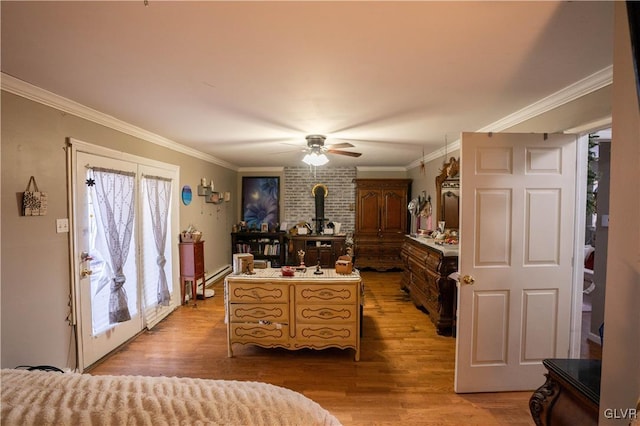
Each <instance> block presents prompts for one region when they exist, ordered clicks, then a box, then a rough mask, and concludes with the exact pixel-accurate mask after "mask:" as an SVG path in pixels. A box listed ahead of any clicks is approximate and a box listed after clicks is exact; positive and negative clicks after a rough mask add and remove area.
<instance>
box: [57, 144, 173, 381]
mask: <svg viewBox="0 0 640 426" xmlns="http://www.w3.org/2000/svg"><path fill="white" fill-rule="evenodd" d="M78 151H81V152H87V153H89V154H93V155H100V156H104V157H108V158H113V159H116V160H123V161H129V162H135V163H139V164H143V165H148V166H152V167H158V168H163V169H167V170H172V171H174V172H175V173H176V180H175V182H174V187H173V191H174V194H175V197H174V198H173V201H172V215H175V217H174V218H171V219H170V220H171V226H170V227H169V229H168V231H167V235H168V236H167V237H168V238H171V236H176V235H178V234H179V232H180V231H179V223H180V211H179V204H178V201H177V199H178V198H179V190H178V182H179V181H180V166H177V165H172V164H168V163H163V162H160V161H156V160H152V159H149V158H145V157H140V156H137V155H133V154H129V153H126V152H122V151H117V150H114V149H111V148H106V147H103V146H99V145H94V144H91V143H87V142H83V141H80V140H78V139H74V138H68V140H67V199H68V209H69V219H70V220H69V232H70V236H69V241H70V243H69V258H70V259H71V262H70V285H71V321H72V326H73V327H74V331H75V336H76V358H77V361H76V364H77V366H78V371H80V372H82V371H84V369H85V368H86V367H88V365H85V360H84V356H83V353H82V349H81V348H82V339H83V337H82V333H80V332H79V330H78V329H79V320H80V318H79V312H78V306H80V292H79V290H78V285H79V281H80V280H79V279H78V278H79V276H80V269H81V266H82V265H81V264H80V262H79V259H78V256H77V255H76V247H77V245H78V240H77V238H78V235H77V234H76V227H75V224H76V214H77V208H76V206H75V204H74V199H75V197H74V193H75V191H76V189H77V188H76V164H75V162H76V153H77V152H78ZM171 258H172V276H171V277H167V279H168V280H169V281H170V283H171V284H170V285H171V286H173V294H174V295H176V294H178V295H179V294H180V287H179V282H180V279H179V271H180V265H179V254H178V245H177V244H173V247H172V253H171ZM179 303H180V300H179V297H172V300H171V308H172V309H175V308H176V307H177V306H179ZM140 315H143V313H142V312H141V313H140ZM144 326H146V324H144Z"/></svg>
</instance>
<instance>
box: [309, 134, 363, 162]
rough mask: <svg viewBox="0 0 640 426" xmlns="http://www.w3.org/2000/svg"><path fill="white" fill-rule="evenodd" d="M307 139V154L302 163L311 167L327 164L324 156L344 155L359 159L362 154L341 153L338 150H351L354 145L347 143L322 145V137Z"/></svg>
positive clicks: (316, 136)
mask: <svg viewBox="0 0 640 426" xmlns="http://www.w3.org/2000/svg"><path fill="white" fill-rule="evenodd" d="M306 139H307V151H308V154H307V155H305V156H304V158H303V159H302V161H303V162H305V163H307V164H309V165H312V166H322V165H323V164H327V162H329V159H328V158H327V156H326V155H325V153H326V154H338V155H346V156H349V157H360V156H361V155H362V154H361V153H360V152H351V151H341V150H340V149H338V148H353V147H354V145H352V144H350V143H349V142H342V143H336V144H331V145H326V146H325V144H324V141H325V140H326V137H325V136H323V135H309V136H307V137H306Z"/></svg>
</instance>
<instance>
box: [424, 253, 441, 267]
mask: <svg viewBox="0 0 640 426" xmlns="http://www.w3.org/2000/svg"><path fill="white" fill-rule="evenodd" d="M441 260H442V257H440V255H439V254H438V253H435V252H432V251H430V250H429V251H427V258H426V262H425V263H426V265H427V269H429V270H431V271H434V272H436V271H438V270H439V269H440V262H441Z"/></svg>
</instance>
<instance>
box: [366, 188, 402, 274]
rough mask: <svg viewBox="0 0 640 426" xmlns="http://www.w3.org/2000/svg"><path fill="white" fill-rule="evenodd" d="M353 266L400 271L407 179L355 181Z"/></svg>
mask: <svg viewBox="0 0 640 426" xmlns="http://www.w3.org/2000/svg"><path fill="white" fill-rule="evenodd" d="M354 182H355V184H356V228H355V234H354V242H355V253H354V257H355V266H356V267H358V268H372V269H376V270H378V271H385V270H389V269H394V268H398V269H399V268H402V267H403V264H402V259H401V257H400V250H401V248H402V241H403V239H404V235H405V234H406V233H407V232H408V228H407V226H408V223H409V221H408V220H407V218H408V215H409V211H408V210H407V204H408V202H407V198H408V196H409V195H408V194H409V189H410V186H411V180H410V179H355V180H354Z"/></svg>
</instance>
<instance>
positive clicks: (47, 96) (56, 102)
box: [0, 73, 238, 171]
mask: <svg viewBox="0 0 640 426" xmlns="http://www.w3.org/2000/svg"><path fill="white" fill-rule="evenodd" d="M0 87H1V88H2V90H4V91H7V92H9V93H13V94H14V95H18V96H21V97H23V98H26V99H29V100H31V101H34V102H38V103H40V104H42V105H46V106H48V107H51V108H55V109H57V110H60V111H63V112H66V113H68V114H72V115H75V116H77V117H80V118H83V119H85V120H89V121H92V122H94V123H97V124H100V125H102V126H105V127H108V128H110V129H113V130H116V131H119V132H122V133H125V134H128V135H130V136H133V137H136V138H139V139H142V140H145V141H147V142H151V143H153V144H156V145H159V146H162V147H164V148H168V149H171V150H173V151H177V152H180V153H182V154H185V155H188V156H190V157H194V158H198V159H200V160H204V161H207V162H209V163H213V164H217V165H218V166H221V167H224V168H227V169H230V170H234V171H237V170H238V167H237V166H235V165H233V164H231V163H228V162H226V161H223V160H220V159H219V158H216V157H214V156H212V155H210V154H206V153H204V152H201V151H198V150H196V149H193V148H189V147H187V146H184V145H182V144H179V143H178V142H175V141H172V140H170V139H167V138H165V137H163V136H160V135H157V134H155V133H152V132H149V131H147V130H144V129H142V128H140V127H137V126H134V125H132V124H129V123H127V122H125V121H122V120H119V119H117V118H115V117H112V116H110V115H107V114H104V113H102V112H100V111H97V110H95V109H92V108H89V107H87V106H85V105H82V104H80V103H78V102H75V101H72V100H70V99H67V98H64V97H62V96H60V95H56V94H55V93H52V92H49V91H47V90H44V89H42V88H40V87H38V86H34V85H33V84H30V83H27V82H26V81H23V80H20V79H17V78H15V77H13V76H11V75H9V74H5V73H1V74H0Z"/></svg>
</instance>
